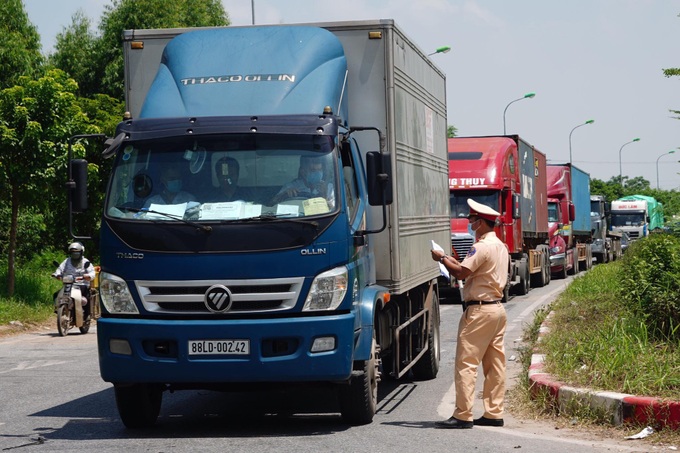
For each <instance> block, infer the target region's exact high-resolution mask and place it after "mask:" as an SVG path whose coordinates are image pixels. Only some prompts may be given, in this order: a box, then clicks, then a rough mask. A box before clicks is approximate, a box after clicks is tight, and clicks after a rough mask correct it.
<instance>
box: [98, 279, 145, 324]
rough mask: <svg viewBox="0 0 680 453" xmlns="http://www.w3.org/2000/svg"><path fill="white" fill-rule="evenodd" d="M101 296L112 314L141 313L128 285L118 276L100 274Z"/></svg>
mask: <svg viewBox="0 0 680 453" xmlns="http://www.w3.org/2000/svg"><path fill="white" fill-rule="evenodd" d="M99 296H100V298H101V301H102V304H104V307H105V308H106V311H108V312H109V313H111V314H137V313H139V310H137V305H135V301H134V300H133V299H132V295H131V294H130V290H129V289H128V286H127V283H125V280H123V279H122V278H120V277H118V276H117V275H113V274H109V273H108V272H102V273H101V274H99Z"/></svg>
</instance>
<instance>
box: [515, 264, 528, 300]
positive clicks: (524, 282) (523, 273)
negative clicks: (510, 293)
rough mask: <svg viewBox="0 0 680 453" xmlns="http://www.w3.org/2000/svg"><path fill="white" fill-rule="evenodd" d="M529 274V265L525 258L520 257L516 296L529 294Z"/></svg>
mask: <svg viewBox="0 0 680 453" xmlns="http://www.w3.org/2000/svg"><path fill="white" fill-rule="evenodd" d="M530 280H531V274H530V273H529V263H528V262H527V256H526V255H524V256H522V259H521V260H520V262H519V285H518V286H517V294H519V295H520V296H524V295H526V294H528V293H529V289H530V287H531V286H530V285H531V283H530Z"/></svg>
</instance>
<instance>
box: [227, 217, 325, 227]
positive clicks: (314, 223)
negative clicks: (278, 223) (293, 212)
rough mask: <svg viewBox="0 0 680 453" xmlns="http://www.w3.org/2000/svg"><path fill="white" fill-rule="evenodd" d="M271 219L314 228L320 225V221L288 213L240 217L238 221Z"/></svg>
mask: <svg viewBox="0 0 680 453" xmlns="http://www.w3.org/2000/svg"><path fill="white" fill-rule="evenodd" d="M258 220H259V221H262V220H264V221H271V220H283V221H285V222H293V223H300V224H302V225H310V226H313V227H314V228H318V227H319V222H317V221H316V220H304V219H298V218H295V217H288V214H262V215H258V216H255V217H246V218H245V219H238V220H236V221H237V222H252V221H258Z"/></svg>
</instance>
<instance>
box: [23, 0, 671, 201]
mask: <svg viewBox="0 0 680 453" xmlns="http://www.w3.org/2000/svg"><path fill="white" fill-rule="evenodd" d="M222 1H223V4H224V7H225V10H226V11H227V12H228V13H229V16H230V19H231V23H232V25H251V24H253V21H254V23H255V24H256V25H264V24H293V23H311V22H332V21H342V20H367V19H394V20H395V22H396V24H397V25H398V26H399V27H400V28H401V29H402V30H403V31H404V32H405V33H406V35H407V36H409V38H410V39H411V40H412V41H413V42H415V43H416V44H417V45H418V46H419V47H420V48H421V49H422V50H423V51H424V52H425V53H428V54H429V53H431V52H434V50H435V49H436V48H438V47H440V46H445V45H448V46H451V51H450V52H448V53H445V54H436V55H433V56H431V57H430V58H431V59H432V60H433V62H434V63H435V64H436V65H437V66H438V67H439V68H440V69H441V70H442V71H443V72H444V73H445V74H446V90H447V110H448V118H447V122H448V124H450V125H454V126H455V127H456V128H457V129H458V135H460V136H474V135H498V134H503V132H504V127H505V132H507V133H508V134H518V135H519V136H520V137H522V138H523V139H524V140H525V141H527V142H529V143H530V144H532V145H534V146H535V147H536V148H537V149H538V150H540V151H542V152H543V153H544V154H545V155H546V157H547V159H548V163H564V162H569V160H570V158H571V161H572V163H573V164H574V165H575V166H577V167H579V168H580V169H582V170H583V171H585V172H587V173H589V174H590V176H591V178H597V179H601V180H603V181H608V180H609V179H610V178H611V177H613V176H618V175H619V171H621V173H622V174H623V176H627V177H630V178H634V177H637V176H642V177H643V178H645V179H647V180H648V181H649V182H650V185H651V187H653V188H655V187H657V184H658V187H659V188H661V189H664V190H670V189H678V190H680V120H678V119H675V118H674V116H677V115H674V114H673V113H672V112H670V110H680V77H672V78H666V77H664V75H663V69H666V68H675V67H680V40H678V39H677V38H673V37H674V36H675V37H677V32H678V31H679V30H680V17H679V15H680V3H678V2H673V1H668V0H569V1H556V0H547V1H546V0H512V1H509V0H418V1H414V0H408V1H407V0H343V1H342V2H333V3H329V2H321V1H318V0H222ZM110 3H111V1H110V0H58V1H55V0H24V5H25V7H26V11H27V13H28V16H29V19H30V20H31V22H32V23H33V24H34V25H35V26H36V27H37V28H38V32H39V33H40V35H41V40H42V46H43V52H44V53H49V52H51V51H53V47H54V43H55V39H56V35H57V34H58V33H59V32H61V31H63V29H64V27H66V26H68V25H69V24H70V23H71V16H72V15H73V14H74V13H75V12H76V11H77V10H78V9H82V10H83V11H84V13H85V15H87V16H88V17H90V19H92V22H93V24H95V26H96V25H98V24H99V19H100V17H101V13H102V12H103V11H104V6H105V5H108V4H110ZM253 7H254V8H253ZM253 9H254V18H253V14H252V12H253ZM532 92H533V93H536V95H535V97H533V98H524V95H525V94H528V93H532ZM520 98H521V100H519V101H516V102H513V101H515V100H516V99H520ZM506 108H507V109H506ZM504 112H505V113H504ZM591 119H592V120H594V122H593V123H592V124H587V125H583V124H584V123H585V122H586V121H588V120H591ZM581 125H583V126H581ZM636 138H639V139H640V140H639V141H635V142H632V141H633V140H634V139H636ZM631 142H632V143H631ZM669 151H674V153H669ZM619 168H621V170H619ZM657 176H658V178H657Z"/></svg>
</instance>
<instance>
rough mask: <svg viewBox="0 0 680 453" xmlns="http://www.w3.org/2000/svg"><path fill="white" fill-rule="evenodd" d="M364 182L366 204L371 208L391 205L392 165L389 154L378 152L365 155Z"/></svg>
mask: <svg viewBox="0 0 680 453" xmlns="http://www.w3.org/2000/svg"><path fill="white" fill-rule="evenodd" d="M366 182H367V185H368V204H370V205H371V206H381V205H390V204H392V163H391V160H390V155H389V154H383V153H380V152H378V151H370V152H368V153H366Z"/></svg>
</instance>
